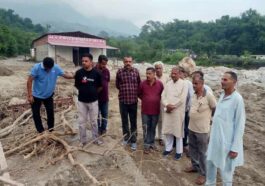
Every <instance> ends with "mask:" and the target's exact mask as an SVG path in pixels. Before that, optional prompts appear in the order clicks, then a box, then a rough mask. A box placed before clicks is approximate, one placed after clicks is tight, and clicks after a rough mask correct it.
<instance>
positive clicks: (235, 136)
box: [206, 91, 246, 185]
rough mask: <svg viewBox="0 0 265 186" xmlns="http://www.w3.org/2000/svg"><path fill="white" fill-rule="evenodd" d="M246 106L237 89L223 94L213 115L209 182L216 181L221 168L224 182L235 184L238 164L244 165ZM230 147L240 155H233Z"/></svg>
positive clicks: (209, 151)
mask: <svg viewBox="0 0 265 186" xmlns="http://www.w3.org/2000/svg"><path fill="white" fill-rule="evenodd" d="M245 120H246V116H245V106H244V101H243V98H242V96H241V95H240V94H239V93H238V92H237V91H234V92H233V93H232V94H231V95H230V96H227V97H225V98H224V93H223V94H221V96H220V99H219V101H218V104H217V106H216V111H215V114H214V117H213V125H212V129H211V134H210V142H209V146H208V151H207V182H206V185H215V182H216V171H217V168H219V169H220V171H221V176H222V181H223V185H232V179H233V173H234V169H235V167H236V166H240V165H243V162H244V157H243V133H244V128H245ZM230 151H233V152H237V153H238V156H237V157H236V158H235V159H231V158H230V157H229V156H228V154H229V152H230Z"/></svg>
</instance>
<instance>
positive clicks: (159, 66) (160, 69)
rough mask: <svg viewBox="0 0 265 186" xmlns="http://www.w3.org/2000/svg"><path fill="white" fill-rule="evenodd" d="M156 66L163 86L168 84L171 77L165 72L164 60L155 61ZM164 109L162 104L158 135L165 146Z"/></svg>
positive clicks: (157, 74)
mask: <svg viewBox="0 0 265 186" xmlns="http://www.w3.org/2000/svg"><path fill="white" fill-rule="evenodd" d="M154 67H155V70H156V79H157V80H159V81H161V82H162V84H163V86H164V87H165V86H166V83H167V82H168V81H170V77H169V76H168V75H166V74H164V64H163V62H162V61H157V62H155V63H154ZM163 109H164V106H163V105H162V104H161V109H160V114H159V119H158V123H157V137H158V140H159V144H160V145H161V146H163V145H164V144H163V136H162V117H163V112H164V111H163Z"/></svg>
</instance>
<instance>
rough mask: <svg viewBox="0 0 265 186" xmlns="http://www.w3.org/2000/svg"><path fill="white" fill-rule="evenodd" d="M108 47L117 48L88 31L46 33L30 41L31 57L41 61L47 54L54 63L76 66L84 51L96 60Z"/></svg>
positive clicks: (79, 63)
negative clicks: (66, 63)
mask: <svg viewBox="0 0 265 186" xmlns="http://www.w3.org/2000/svg"><path fill="white" fill-rule="evenodd" d="M108 49H112V50H117V48H115V47H111V46H108V45H107V43H106V39H104V38H101V37H98V36H95V35H91V34H88V33H83V32H80V31H77V32H60V33H47V34H44V35H42V36H40V37H39V38H37V39H35V40H33V41H32V49H31V57H33V58H34V59H35V60H36V61H41V60H42V59H43V58H44V57H47V56H48V57H52V58H53V59H54V60H55V62H56V63H58V62H59V61H64V62H69V63H71V62H73V63H74V65H76V66H78V65H81V58H82V55H83V54H84V53H91V54H92V55H93V57H94V60H97V58H98V56H99V55H101V54H104V55H106V53H107V50H108Z"/></svg>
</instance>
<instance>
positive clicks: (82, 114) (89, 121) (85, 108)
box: [78, 101, 98, 144]
mask: <svg viewBox="0 0 265 186" xmlns="http://www.w3.org/2000/svg"><path fill="white" fill-rule="evenodd" d="M97 119H98V101H94V102H92V103H84V102H80V101H78V124H79V135H80V142H81V143H83V144H84V143H86V142H87V135H86V129H87V128H88V126H89V125H90V126H91V131H92V137H93V139H96V138H97V137H98V123H97Z"/></svg>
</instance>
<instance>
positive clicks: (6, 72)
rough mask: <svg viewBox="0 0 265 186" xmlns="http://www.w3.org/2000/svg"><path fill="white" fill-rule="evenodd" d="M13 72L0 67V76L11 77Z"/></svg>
mask: <svg viewBox="0 0 265 186" xmlns="http://www.w3.org/2000/svg"><path fill="white" fill-rule="evenodd" d="M13 74H14V72H13V71H12V70H10V69H8V68H6V67H3V66H0V76H11V75H13Z"/></svg>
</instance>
